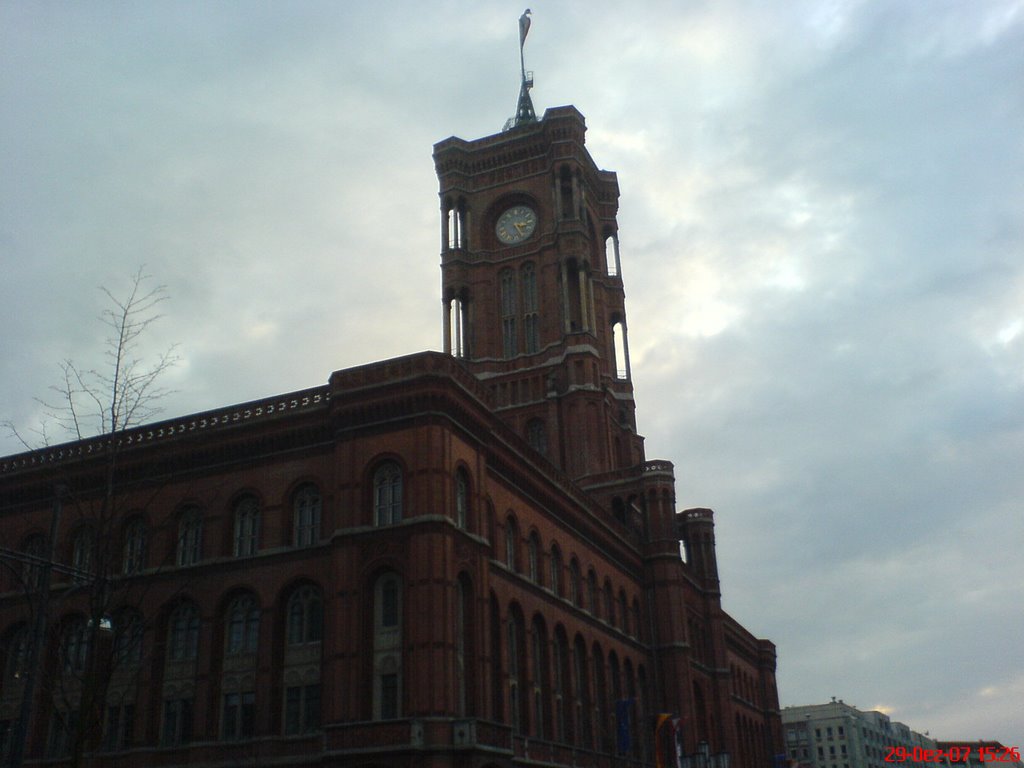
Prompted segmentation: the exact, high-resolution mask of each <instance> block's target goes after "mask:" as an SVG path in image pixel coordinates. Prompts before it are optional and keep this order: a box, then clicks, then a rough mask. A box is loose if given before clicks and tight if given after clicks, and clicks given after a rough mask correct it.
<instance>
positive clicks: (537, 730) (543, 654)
mask: <svg viewBox="0 0 1024 768" xmlns="http://www.w3.org/2000/svg"><path fill="white" fill-rule="evenodd" d="M531 641H532V648H531V653H530V657H531V659H532V662H533V666H532V668H531V674H530V682H531V684H532V687H533V722H534V730H533V733H534V735H535V736H536V737H537V738H538V739H544V738H547V737H549V736H550V732H551V728H550V725H549V724H548V721H547V718H546V716H545V713H546V712H547V710H548V704H547V702H549V701H550V700H551V683H550V678H549V676H548V634H547V630H546V628H545V626H544V619H543V618H542V617H541V616H540V614H536V615H535V616H534V617H533V631H532V633H531Z"/></svg>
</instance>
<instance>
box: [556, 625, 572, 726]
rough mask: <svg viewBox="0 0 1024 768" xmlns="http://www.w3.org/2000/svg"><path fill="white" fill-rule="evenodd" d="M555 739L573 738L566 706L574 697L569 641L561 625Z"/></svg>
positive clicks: (558, 647) (558, 635)
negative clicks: (571, 685) (571, 681)
mask: <svg viewBox="0 0 1024 768" xmlns="http://www.w3.org/2000/svg"><path fill="white" fill-rule="evenodd" d="M554 666H555V670H554V671H555V690H554V697H555V712H554V714H555V729H554V730H555V739H556V740H558V741H561V742H565V743H568V742H569V741H570V740H571V739H572V730H571V725H572V719H571V718H570V717H569V716H568V713H567V711H566V708H567V707H568V706H569V700H570V699H571V698H572V691H571V689H570V680H571V676H570V674H569V641H568V640H567V639H566V637H565V632H564V630H562V628H561V627H558V628H557V629H556V631H555V665H554Z"/></svg>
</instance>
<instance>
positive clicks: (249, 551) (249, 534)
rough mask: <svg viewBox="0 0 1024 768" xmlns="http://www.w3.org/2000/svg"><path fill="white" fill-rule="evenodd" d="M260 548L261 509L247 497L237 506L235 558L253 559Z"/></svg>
mask: <svg viewBox="0 0 1024 768" xmlns="http://www.w3.org/2000/svg"><path fill="white" fill-rule="evenodd" d="M259 546H260V507H259V504H258V503H257V501H256V499H254V498H253V497H252V496H246V497H245V498H243V499H241V500H240V501H239V502H238V503H237V504H235V549H234V551H235V557H252V556H253V555H255V554H256V551H257V550H258V549H259Z"/></svg>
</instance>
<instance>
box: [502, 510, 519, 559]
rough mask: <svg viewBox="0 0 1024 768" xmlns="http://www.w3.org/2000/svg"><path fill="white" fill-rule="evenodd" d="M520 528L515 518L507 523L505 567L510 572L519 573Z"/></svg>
mask: <svg viewBox="0 0 1024 768" xmlns="http://www.w3.org/2000/svg"><path fill="white" fill-rule="evenodd" d="M518 549H519V527H518V526H517V525H516V521H515V519H514V518H512V517H509V518H508V520H507V521H506V522H505V565H507V566H508V569H509V570H510V571H518V570H519V568H518V567H517V566H518V564H519V552H518Z"/></svg>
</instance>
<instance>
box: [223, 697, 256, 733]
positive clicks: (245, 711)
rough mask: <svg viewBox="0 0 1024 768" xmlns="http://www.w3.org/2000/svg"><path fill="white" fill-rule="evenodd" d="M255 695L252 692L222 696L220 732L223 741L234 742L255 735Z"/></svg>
mask: <svg viewBox="0 0 1024 768" xmlns="http://www.w3.org/2000/svg"><path fill="white" fill-rule="evenodd" d="M255 711H256V694H255V693H254V692H253V691H245V692H244V693H226V694H224V715H223V718H222V722H221V730H222V732H223V734H224V740H225V741H234V740H235V739H242V738H246V737H249V736H252V735H253V734H254V733H255V722H256V716H255Z"/></svg>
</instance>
